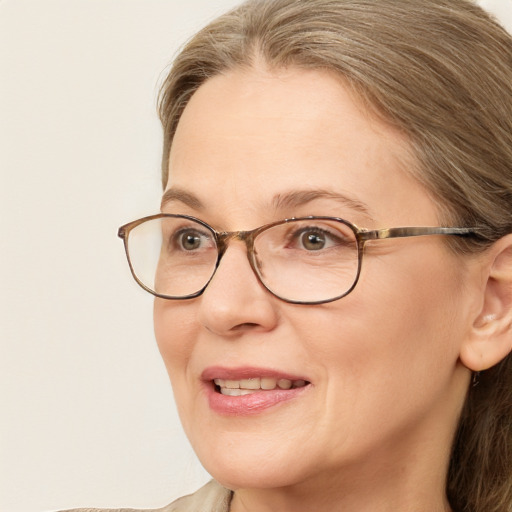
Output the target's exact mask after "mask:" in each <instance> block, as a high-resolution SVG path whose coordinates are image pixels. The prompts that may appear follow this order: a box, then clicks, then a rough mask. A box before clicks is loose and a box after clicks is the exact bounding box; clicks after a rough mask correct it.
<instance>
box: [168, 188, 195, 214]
mask: <svg viewBox="0 0 512 512" xmlns="http://www.w3.org/2000/svg"><path fill="white" fill-rule="evenodd" d="M173 201H179V202H181V203H183V204H185V205H186V206H189V207H190V208H193V209H194V210H203V209H204V205H203V203H202V202H201V201H200V199H199V198H198V197H197V196H195V195H194V194H191V193H190V192H187V191H186V190H183V189H181V188H170V189H168V190H166V191H165V192H164V195H163V196H162V202H161V205H160V206H161V208H163V207H164V206H165V205H166V204H167V203H171V202H173Z"/></svg>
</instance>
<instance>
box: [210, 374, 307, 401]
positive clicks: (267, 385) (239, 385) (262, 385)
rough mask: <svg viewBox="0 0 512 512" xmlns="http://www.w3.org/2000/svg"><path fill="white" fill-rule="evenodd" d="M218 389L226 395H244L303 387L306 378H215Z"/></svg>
mask: <svg viewBox="0 0 512 512" xmlns="http://www.w3.org/2000/svg"><path fill="white" fill-rule="evenodd" d="M213 382H214V384H215V388H216V391H217V392H219V393H221V394H223V395H226V396H244V395H250V394H253V393H257V392H259V391H272V390H274V389H281V390H288V389H296V388H303V387H304V386H306V384H307V382H306V381H305V380H290V379H277V378H273V377H254V378H249V379H241V380H228V379H218V378H217V379H214V380H213Z"/></svg>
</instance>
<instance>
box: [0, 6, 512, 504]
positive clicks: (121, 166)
mask: <svg viewBox="0 0 512 512" xmlns="http://www.w3.org/2000/svg"><path fill="white" fill-rule="evenodd" d="M237 3H238V1H237V0H186V1H185V0H0V176H1V182H0V183H1V185H0V212H1V214H0V262H1V264H0V301H1V302H0V344H1V345H0V511H2V512H29V511H33V512H43V511H48V510H56V509H59V508H69V507H76V506H90V507H92V506H103V507H120V506H129V507H140V508H143V507H144V508H146V507H147V508H150V507H158V506H163V505H164V504H166V503H168V502H170V501H171V500H172V499H174V498H176V497H178V496H180V495H182V494H184V493H187V492H191V491H193V490H194V489H196V488H197V487H198V486H199V485H201V484H202V483H203V482H205V481H206V480H207V479H208V475H207V474H206V473H205V472H204V471H203V470H202V469H201V467H200V465H199V463H198V462H197V460H196V459H195V456H194V455H193V453H192V450H191V448H190V447H189V445H188V442H187V440H186V439H185V437H184V435H183V433H182V431H181V427H180V425H179V420H178V418H177V415H176V413H175V410H174V404H173V398H172V392H171V388H170V385H169V384H168V379H167V375H166V373H165V369H164V366H163V363H162V362H161V361H160V357H159V354H158V351H157V348H156V344H155V342H154V338H153V330H152V298H151V296H150V295H149V294H147V293H145V292H144V291H142V290H140V289H139V288H138V287H137V285H136V284H135V282H134V281H133V280H132V278H131V276H130V275H129V271H128V266H127V264H126V261H125V256H124V252H123V249H122V243H121V241H120V240H119V239H118V238H117V236H116V231H117V227H118V226H119V225H121V224H123V223H125V222H127V221H130V220H133V219H135V218H138V217H141V216H143V215H147V214H151V213H156V212H157V210H158V205H159V197H160V194H161V189H160V169H159V164H160V147H161V133H160V126H159V124H158V121H157V117H156V114H155V98H156V92H157V83H158V82H159V80H160V78H161V76H162V71H163V70H164V69H165V68H166V66H167V65H168V64H169V63H170V61H171V58H172V56H173V54H174V53H175V52H176V51H177V49H178V47H179V45H181V44H182V43H183V42H184V41H185V40H186V39H187V38H188V37H190V36H191V35H192V34H193V32H194V31H195V30H197V29H198V28H200V27H201V26H202V25H204V24H205V23H206V22H207V21H208V20H210V19H212V18H213V17H214V16H215V15H217V14H220V13H221V12H223V11H225V10H226V9H228V8H230V7H232V6H234V5H235V4H237ZM480 3H481V4H482V5H483V6H485V7H487V8H489V9H490V10H493V12H495V13H496V14H497V15H498V16H500V18H501V19H502V21H503V22H504V23H505V24H506V25H507V26H508V27H509V29H511V28H512V0H488V1H485V0H482V1H481V2H480Z"/></svg>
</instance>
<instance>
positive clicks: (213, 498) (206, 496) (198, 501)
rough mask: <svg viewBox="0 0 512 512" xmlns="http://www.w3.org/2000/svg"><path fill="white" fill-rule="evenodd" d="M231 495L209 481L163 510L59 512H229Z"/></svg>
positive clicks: (118, 509) (95, 509) (88, 509)
mask: <svg viewBox="0 0 512 512" xmlns="http://www.w3.org/2000/svg"><path fill="white" fill-rule="evenodd" d="M232 495H233V493H232V492H231V491H230V490H228V489H225V488H224V487H222V486H221V485H220V484H219V483H217V482H216V481H215V480H211V481H210V482H209V483H207V484H206V485H205V486H204V487H201V489H199V490H198V491H196V492H195V493H194V494H190V495H188V496H183V497H182V498H178V499H177V500H176V501H173V502H172V503H171V504H170V505H167V506H166V507H163V508H155V509H151V510H150V509H133V508H115V509H114V508H109V509H104V508H101V509H100V508H77V509H73V510H67V511H66V510H63V511H61V512H229V504H230V503H231V497H232Z"/></svg>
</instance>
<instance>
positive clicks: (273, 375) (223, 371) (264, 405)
mask: <svg viewBox="0 0 512 512" xmlns="http://www.w3.org/2000/svg"><path fill="white" fill-rule="evenodd" d="M201 379H202V380H203V383H204V389H205V392H206V396H207V399H208V404H209V406H210V409H211V410H213V411H214V412H216V413H218V414H222V415H227V416H247V415H253V414H258V413H260V412H262V411H264V410H265V409H268V408H270V407H274V406H277V405H279V404H281V403H284V402H288V401H289V400H292V399H294V398H297V397H298V396H300V395H302V394H303V393H304V392H305V391H306V390H308V389H309V388H310V387H311V386H310V385H309V382H308V380H307V379H306V378H304V377H301V376H296V375H291V374H286V373H282V372H278V371H275V370H270V369H268V368H255V367H240V368H224V367H220V366H215V367H209V368H207V369H205V370H204V371H203V373H202V374H201ZM247 379H250V380H251V382H252V383H254V382H258V381H260V379H261V382H262V387H265V386H264V385H263V382H264V383H265V385H266V384H267V383H269V382H270V385H272V382H273V381H276V383H279V385H277V384H276V387H275V389H254V387H253V388H252V389H250V391H247V393H248V394H242V395H240V396H229V395H226V394H222V393H221V391H220V386H219V385H216V384H215V383H214V380H215V381H216V382H217V383H219V382H220V383H221V384H220V385H224V381H230V383H229V384H226V385H227V386H233V382H236V381H243V382H242V386H241V387H244V382H247ZM287 381H288V383H287ZM288 386H291V387H288ZM235 387H236V384H235ZM282 388H285V389H282ZM286 388H288V389H286ZM225 391H226V390H223V392H225Z"/></svg>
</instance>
